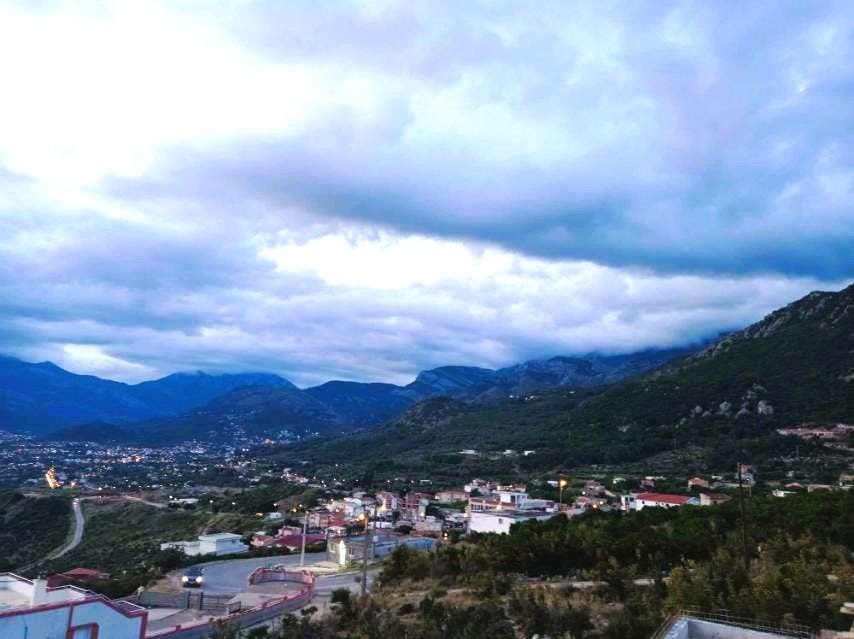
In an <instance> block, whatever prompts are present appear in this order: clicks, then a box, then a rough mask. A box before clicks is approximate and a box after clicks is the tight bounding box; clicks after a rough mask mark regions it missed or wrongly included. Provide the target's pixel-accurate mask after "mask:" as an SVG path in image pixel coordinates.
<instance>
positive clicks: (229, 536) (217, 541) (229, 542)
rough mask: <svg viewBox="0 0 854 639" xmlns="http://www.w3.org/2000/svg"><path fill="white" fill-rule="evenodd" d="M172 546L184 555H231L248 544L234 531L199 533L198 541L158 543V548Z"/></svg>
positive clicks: (245, 547)
mask: <svg viewBox="0 0 854 639" xmlns="http://www.w3.org/2000/svg"><path fill="white" fill-rule="evenodd" d="M171 548H174V549H176V550H180V551H182V552H183V553H184V554H185V555H187V556H189V557H192V556H195V555H233V554H237V553H243V552H247V551H248V550H249V546H247V545H246V544H244V543H243V538H242V537H241V536H240V535H235V534H234V533H213V534H210V535H199V539H198V541H167V542H166V543H163V544H160V550H169V549H171Z"/></svg>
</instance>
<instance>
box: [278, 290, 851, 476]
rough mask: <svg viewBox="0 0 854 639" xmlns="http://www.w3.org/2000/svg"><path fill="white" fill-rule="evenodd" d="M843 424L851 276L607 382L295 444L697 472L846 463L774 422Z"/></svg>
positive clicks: (460, 406) (307, 452)
mask: <svg viewBox="0 0 854 639" xmlns="http://www.w3.org/2000/svg"><path fill="white" fill-rule="evenodd" d="M549 361H550V360H549ZM523 366H524V365H523ZM536 368H537V367H536V366H535V369H536ZM580 370H581V371H582V372H583V371H584V370H585V367H584V366H583V365H582V366H581V369H580ZM840 422H841V423H847V424H854V285H851V286H849V287H847V288H845V289H843V290H841V291H838V292H813V293H811V294H809V295H807V296H806V297H804V298H802V299H800V300H798V301H796V302H793V303H792V304H789V305H787V306H785V307H783V308H781V309H778V310H776V311H774V312H772V313H770V314H769V315H768V316H767V317H765V318H764V319H762V320H760V321H759V322H756V323H755V324H752V325H751V326H749V327H747V328H745V329H743V330H740V331H736V332H733V333H731V334H728V335H725V336H723V337H721V338H720V339H718V340H717V341H715V342H714V343H713V344H711V345H708V346H707V347H706V348H703V349H702V350H700V351H698V352H696V353H693V354H689V355H687V356H685V357H683V358H680V359H676V360H673V361H672V362H669V363H665V364H664V365H663V366H661V367H658V368H656V369H655V370H651V371H646V372H645V373H642V374H639V375H636V376H631V377H627V378H626V379H625V380H623V381H622V382H621V383H619V384H614V385H612V386H609V387H605V388H590V387H588V388H587V389H586V390H580V391H578V392H575V391H573V392H567V391H565V390H560V389H558V390H553V391H547V392H544V393H542V395H539V396H536V397H531V396H529V397H527V398H517V399H514V400H510V399H507V400H505V401H502V402H496V403H480V404H479V403H465V402H460V401H456V400H454V399H448V398H439V399H434V400H428V401H424V402H421V403H419V404H417V405H416V406H413V407H412V408H411V409H410V410H408V411H407V412H405V413H403V414H402V415H401V416H400V417H399V418H397V419H396V420H394V421H392V422H390V423H388V424H386V425H383V426H381V427H380V428H379V429H375V430H372V431H366V432H363V433H356V434H353V435H351V436H347V437H343V438H338V439H333V440H326V441H324V440H319V441H316V442H305V443H303V444H300V445H299V446H297V447H295V448H293V449H291V452H290V454H291V455H293V456H295V458H297V459H313V460H315V461H319V462H321V463H327V462H331V460H336V461H337V460H340V459H347V460H348V461H350V462H352V463H374V462H376V461H377V460H383V461H388V460H392V459H394V460H396V462H401V463H404V462H405V460H407V459H413V460H415V462H414V463H415V464H420V463H422V461H423V460H424V459H425V458H426V457H428V456H436V455H440V456H441V455H446V456H450V457H451V458H453V459H454V460H456V461H455V462H448V463H449V464H452V463H459V459H458V458H457V457H455V453H458V451H460V450H462V449H476V450H483V451H503V450H505V449H514V450H534V451H536V452H535V454H532V455H529V456H527V457H525V459H524V464H525V465H526V467H528V468H532V469H533V468H536V469H537V470H540V471H543V470H554V469H556V468H558V469H559V468H561V467H573V466H578V465H589V464H606V465H607V464H617V463H625V462H639V461H642V460H649V459H655V460H656V461H655V462H654V463H653V464H652V467H653V468H657V469H659V470H660V469H661V468H662V464H665V463H667V460H668V459H675V458H677V457H678V456H680V455H686V456H690V461H689V462H688V463H690V464H692V465H695V467H696V468H697V469H698V470H699V469H722V468H727V467H731V464H732V463H733V462H734V460H736V459H737V458H741V459H752V458H757V459H761V458H762V457H769V456H777V457H778V459H779V457H786V456H787V455H788V456H789V457H792V456H796V455H798V453H797V452H796V450H797V449H796V447H800V454H813V455H820V456H822V457H824V458H825V459H834V460H835V461H834V462H833V463H839V464H842V463H850V459H851V457H850V450H849V449H847V448H845V447H844V446H842V447H836V448H834V447H833V446H830V447H824V446H822V444H821V443H818V444H815V445H809V444H807V443H804V442H801V441H800V440H798V439H796V438H788V439H787V438H784V437H782V436H781V435H779V434H778V433H777V432H776V429H778V428H781V427H791V426H796V425H798V424H803V423H840ZM843 458H847V462H844V461H842V460H843ZM680 463H683V464H684V463H685V462H680ZM680 467H683V466H680ZM395 468H398V469H399V468H400V466H399V465H397V466H395ZM447 472H449V473H450V472H451V470H448V471H447Z"/></svg>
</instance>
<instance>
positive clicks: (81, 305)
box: [0, 0, 854, 385]
mask: <svg viewBox="0 0 854 639" xmlns="http://www.w3.org/2000/svg"><path fill="white" fill-rule="evenodd" d="M852 60H854V3H851V2H850V1H848V0H843V1H841V2H819V1H815V2H801V1H796V2H784V1H780V0H772V1H768V2H750V3H744V2H731V3H726V2H715V3H707V2H686V3H682V2H661V1H658V0H656V1H653V2H649V3H644V2H623V3H610V2H580V3H573V2H564V1H554V2H534V1H526V2H496V1H490V2H476V1H471V2H457V1H449V2H440V1H431V2H419V1H417V0H402V1H401V2H393V1H389V2H386V1H383V0H365V1H363V2H331V1H330V2H316V1H315V0H311V1H306V2H301V1H291V2H285V1H281V2H279V1H276V2H266V3H265V2H247V1H234V2H222V1H219V0H217V1H211V2H205V1H202V0H187V1H184V2H171V1H170V2H163V3H162V4H157V3H154V2H146V3H137V2H133V1H123V2H102V1H100V0H98V1H93V2H91V3H87V2H67V3H65V2H51V1H48V0H45V1H39V2H30V1H26V2H25V1H21V2H3V1H0V86H2V98H0V352H2V353H6V354H9V355H14V356H18V357H21V358H24V359H28V360H34V361H36V360H37V361H41V360H46V359H49V360H52V361H55V362H57V363H58V364H60V365H62V366H64V367H66V368H68V369H70V370H73V371H75V372H85V373H94V374H98V375H101V376H106V377H112V378H114V379H121V380H125V381H139V380H142V379H148V378H152V377H156V376H159V375H163V374H167V373H170V372H174V371H176V370H187V369H205V370H212V371H237V370H271V371H276V372H279V373H281V374H283V375H285V376H287V377H289V378H291V379H292V380H294V381H295V382H296V383H298V384H301V385H308V384H314V383H318V382H321V381H324V380H326V379H330V378H343V379H356V380H387V381H394V382H407V381H409V380H410V379H411V378H412V377H413V376H414V374H415V373H416V372H417V371H418V370H421V369H424V368H429V367H432V366H437V365H442V364H471V365H480V366H493V367H494V366H501V365H506V364H510V363H513V362H517V361H521V360H524V359H528V358H533V357H542V356H548V355H554V354H575V353H584V352H588V351H593V350H598V351H603V352H626V351H630V350H635V349H641V348H647V347H658V346H668V345H673V344H683V343H686V342H690V341H692V340H696V339H698V338H702V337H706V336H709V335H713V334H716V333H717V332H718V331H722V330H728V329H732V328H737V327H740V326H743V325H745V324H747V323H750V322H752V321H755V320H757V319H759V318H760V317H762V316H763V314H765V313H766V312H768V311H770V310H772V309H774V308H776V307H778V306H780V305H783V304H785V303H787V302H789V301H792V300H794V299H796V298H798V297H800V296H802V295H803V294H805V293H807V292H809V291H811V290H814V289H825V290H831V289H838V288H841V287H842V286H844V285H846V284H848V283H850V282H851V281H852V279H854V250H852V249H854V140H853V139H852V132H854V109H853V108H852V103H854V69H852Z"/></svg>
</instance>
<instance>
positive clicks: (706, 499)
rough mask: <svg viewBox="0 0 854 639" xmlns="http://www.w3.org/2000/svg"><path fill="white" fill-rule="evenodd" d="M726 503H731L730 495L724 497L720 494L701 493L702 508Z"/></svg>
mask: <svg viewBox="0 0 854 639" xmlns="http://www.w3.org/2000/svg"><path fill="white" fill-rule="evenodd" d="M726 501H729V495H722V494H720V493H700V505H701V506H714V505H715V504H722V503H724V502H726Z"/></svg>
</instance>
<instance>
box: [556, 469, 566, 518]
mask: <svg viewBox="0 0 854 639" xmlns="http://www.w3.org/2000/svg"><path fill="white" fill-rule="evenodd" d="M566 484H567V481H566V480H565V479H564V478H563V477H560V475H558V480H557V485H558V495H559V497H558V499H559V504H558V508H557V511H558V513H561V512H563V488H564V486H566Z"/></svg>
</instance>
